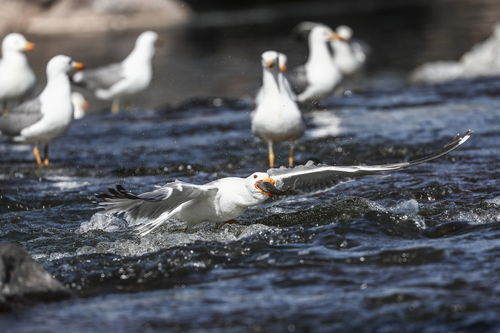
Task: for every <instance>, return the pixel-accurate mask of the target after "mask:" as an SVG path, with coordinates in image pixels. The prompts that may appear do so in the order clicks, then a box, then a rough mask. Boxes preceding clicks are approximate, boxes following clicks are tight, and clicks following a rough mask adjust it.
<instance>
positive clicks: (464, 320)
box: [0, 79, 500, 332]
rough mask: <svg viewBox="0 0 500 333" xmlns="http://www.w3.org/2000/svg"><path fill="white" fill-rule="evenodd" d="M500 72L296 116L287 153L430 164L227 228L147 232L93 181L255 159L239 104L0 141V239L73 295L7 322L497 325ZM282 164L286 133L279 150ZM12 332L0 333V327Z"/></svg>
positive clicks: (30, 326) (359, 98)
mask: <svg viewBox="0 0 500 333" xmlns="http://www.w3.org/2000/svg"><path fill="white" fill-rule="evenodd" d="M499 91H500V80H498V79H488V80H481V81H474V82H472V81H463V82H456V83H453V84H448V85H444V86H440V87H435V88H432V87H416V88H402V89H397V90H387V89H386V90H369V91H365V92H363V93H354V94H352V95H350V96H349V97H342V98H340V97H339V98H332V99H330V100H329V101H328V103H325V109H324V110H321V111H311V112H307V113H306V114H305V118H306V121H307V124H308V131H307V134H306V137H305V138H304V139H302V140H301V141H300V144H299V145H298V147H297V159H298V161H299V162H300V163H305V162H306V161H307V160H310V159H312V160H314V161H319V162H324V163H336V164H339V165H340V164H352V163H385V162H393V161H400V160H405V159H407V158H409V157H418V156H421V155H423V154H426V153H429V152H431V151H433V150H435V149H437V148H439V147H440V146H441V145H442V144H443V143H444V142H446V141H447V140H448V139H449V138H450V137H451V136H453V135H454V134H456V133H458V132H464V131H465V130H466V129H468V128H471V129H473V130H475V134H474V136H473V137H472V138H471V140H469V141H468V142H467V143H466V144H465V145H464V146H463V147H460V149H458V150H457V151H454V152H453V153H451V154H450V155H448V156H446V157H444V158H441V159H439V160H437V161H435V162H432V163H428V164H424V165H420V166H417V167H414V168H411V169H408V170H405V171H401V172H397V173H391V174H388V175H387V176H384V177H372V178H365V179H362V180H359V181H355V182H348V183H343V184H340V185H338V186H337V187H335V188H334V189H332V190H331V191H328V192H322V193H318V194H315V195H311V196H299V197H293V198H289V199H287V200H284V201H280V202H277V203H273V204H270V205H264V206H262V207H257V208H254V209H250V210H249V211H248V212H247V213H245V214H244V215H243V216H242V217H241V218H240V219H239V220H240V222H241V224H240V225H225V226H224V227H222V228H221V229H214V228H213V227H211V226H210V225H201V226H200V227H199V228H197V229H195V230H193V231H191V232H189V233H184V232H182V231H181V230H182V228H183V226H182V225H180V224H173V225H169V226H167V227H163V228H160V229H158V232H154V233H153V234H150V235H148V236H146V237H144V238H139V237H138V236H137V235H135V234H134V233H133V232H131V231H130V230H129V229H128V228H127V226H126V224H125V223H124V222H123V221H121V220H120V219H111V218H108V217H105V216H102V215H99V214H95V213H96V212H97V210H96V206H95V204H94V203H93V201H94V193H96V192H102V191H103V190H105V189H106V188H107V187H111V186H113V185H114V184H116V183H121V184H124V185H126V187H127V188H129V189H130V190H132V191H135V192H142V191H147V190H150V189H151V188H152V187H153V186H154V185H156V184H162V183H164V182H167V181H172V180H174V179H180V180H183V181H188V182H195V183H203V182H208V181H210V180H213V179H216V178H219V177H223V176H228V175H239V176H246V175H248V174H250V173H251V172H253V171H255V170H265V169H266V150H265V145H264V144H262V143H261V142H259V141H258V140H257V139H255V138H254V137H253V136H252V135H251V133H250V131H249V128H250V123H249V111H250V106H249V105H248V104H247V103H246V102H245V101H242V100H230V101H226V100H220V99H216V100H198V101H193V102H191V103H186V104H185V105H183V106H180V107H177V108H164V109H161V110H149V111H148V110H144V111H136V112H129V113H122V114H119V115H90V116H88V117H86V118H84V119H82V120H80V121H76V122H75V123H74V126H73V127H72V128H71V129H70V130H69V132H68V133H67V134H66V135H65V136H64V137H63V138H61V139H60V140H58V141H57V142H55V143H54V144H53V145H52V146H51V153H52V155H51V156H52V161H53V163H54V164H53V167H52V168H50V169H42V170H36V169H34V168H33V161H32V156H31V148H30V147H29V146H23V145H11V144H9V143H8V142H7V141H5V140H3V139H2V141H0V154H1V156H2V164H1V165H0V186H1V188H2V192H1V196H0V221H1V222H0V238H1V239H2V240H5V241H13V242H17V243H19V244H21V245H22V246H23V247H25V248H27V249H28V251H29V252H30V253H31V254H32V255H33V256H34V257H35V259H37V260H38V261H39V262H41V263H42V264H43V265H44V267H45V268H46V269H48V270H49V272H50V273H52V274H53V275H54V276H55V277H56V278H57V279H59V280H60V281H62V282H63V283H64V284H66V285H67V286H68V287H69V288H71V289H73V290H75V291H76V293H77V295H79V296H81V297H78V298H74V299H71V300H68V301H64V302H57V303H51V304H47V305H40V306H37V307H33V308H31V309H27V310H25V311H23V312H17V313H10V314H4V315H1V316H0V323H1V324H2V327H10V328H11V330H15V331H16V332H33V331H39V329H40V327H43V328H44V329H46V330H47V331H51V330H56V329H58V330H61V331H73V332H88V331H92V332H96V331H109V330H113V331H122V332H136V331H155V330H165V329H167V330H174V331H180V330H194V331H197V332H223V331H228V332H229V331H265V332H270V331H290V332H293V331H307V330H309V329H314V330H315V331H334V330H343V331H345V330H355V329H357V330H362V331H381V332H391V331H394V332H396V331H402V330H405V331H422V330H427V331H432V332H435V331H450V330H455V331H463V330H477V331H482V332H486V331H490V332H494V331H497V330H498V329H499V328H500V319H499V317H498V311H499V309H500V302H499V298H498V296H499V294H500V288H499V287H498V276H499V273H500V262H499V261H498V255H499V254H500V245H499V244H500V242H499V240H500V227H499V226H500V223H499V222H500V180H499V179H500V177H499V176H500V174H499V165H500V163H499V157H498V156H499V155H500V111H499V110H500V99H499V98H498V97H497V96H496V95H497V94H498V92H499ZM277 152H278V153H279V154H280V155H279V161H280V162H281V163H284V162H285V160H286V147H285V146H282V147H279V148H278V149H277ZM7 331H9V329H7Z"/></svg>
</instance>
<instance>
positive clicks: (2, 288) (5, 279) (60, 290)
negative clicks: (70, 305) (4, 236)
mask: <svg viewBox="0 0 500 333" xmlns="http://www.w3.org/2000/svg"><path fill="white" fill-rule="evenodd" d="M69 296H71V292H70V291H69V290H68V289H67V288H66V287H64V286H63V285H62V284H61V283H60V282H59V281H57V280H55V279H54V278H52V276H50V274H49V273H48V272H47V271H46V270H45V269H43V267H42V266H41V265H40V264H38V263H37V262H36V261H34V260H33V259H32V258H31V256H30V255H29V254H28V252H26V251H25V250H24V249H22V248H21V247H19V246H17V245H15V244H13V243H0V312H1V311H10V310H12V309H15V308H18V307H20V306H24V305H29V304H32V303H36V302H41V301H55V300H60V299H64V298H68V297H69Z"/></svg>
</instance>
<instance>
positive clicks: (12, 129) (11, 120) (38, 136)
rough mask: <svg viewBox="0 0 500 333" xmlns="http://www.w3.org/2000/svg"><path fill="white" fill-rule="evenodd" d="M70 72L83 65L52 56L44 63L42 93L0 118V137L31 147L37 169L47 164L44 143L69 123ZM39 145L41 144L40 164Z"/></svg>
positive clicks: (68, 58)
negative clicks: (44, 78)
mask: <svg viewBox="0 0 500 333" xmlns="http://www.w3.org/2000/svg"><path fill="white" fill-rule="evenodd" d="M74 69H76V70H80V69H83V64H82V63H79V62H75V61H73V60H72V59H71V58H70V57H67V56H65V55H58V56H55V57H53V58H52V59H50V61H49V63H48V64H47V85H46V86H45V89H44V90H43V91H42V93H41V94H40V95H39V96H38V97H36V98H34V99H32V100H29V101H26V102H24V103H23V104H20V105H18V106H16V107H15V108H13V109H12V110H11V111H10V112H9V113H7V114H6V115H4V116H2V117H0V134H3V135H6V136H10V137H12V138H13V140H14V141H16V142H27V143H32V144H34V145H35V148H34V149H33V154H34V155H35V159H36V164H37V165H38V167H41V166H42V165H44V166H48V165H49V158H48V147H49V146H48V144H49V143H50V142H52V141H53V140H55V139H56V138H58V137H59V136H61V135H62V134H63V133H64V132H65V131H66V130H67V129H68V128H69V126H70V124H71V122H72V121H73V106H72V104H71V84H70V82H69V77H68V73H69V72H70V71H72V70H74ZM39 144H44V145H45V147H44V158H43V161H42V158H41V157H40V151H39V150H38V145H39Z"/></svg>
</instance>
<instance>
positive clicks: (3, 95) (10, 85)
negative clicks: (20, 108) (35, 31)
mask: <svg viewBox="0 0 500 333" xmlns="http://www.w3.org/2000/svg"><path fill="white" fill-rule="evenodd" d="M34 48H35V44H33V43H32V42H28V41H27V40H26V38H24V36H23V35H21V34H18V33H11V34H8V35H7V36H5V38H4V39H3V42H2V59H1V60H0V101H1V102H2V108H3V110H4V111H7V107H8V104H9V102H11V101H14V102H19V101H21V100H22V99H23V98H25V97H26V96H28V95H29V94H30V93H31V92H32V91H33V90H34V88H35V84H36V77H35V74H34V73H33V70H32V69H31V67H30V65H29V63H28V59H27V58H26V55H25V54H24V53H25V52H27V51H31V50H33V49H34Z"/></svg>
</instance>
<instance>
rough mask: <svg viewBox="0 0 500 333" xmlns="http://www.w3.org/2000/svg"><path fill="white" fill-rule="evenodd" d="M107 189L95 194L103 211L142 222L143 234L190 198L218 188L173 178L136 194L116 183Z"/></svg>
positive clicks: (208, 197)
mask: <svg viewBox="0 0 500 333" xmlns="http://www.w3.org/2000/svg"><path fill="white" fill-rule="evenodd" d="M108 191H109V192H108V193H104V194H98V195H97V197H98V198H100V199H103V201H101V202H100V203H99V205H100V206H101V207H102V208H104V210H105V212H106V213H111V214H122V213H123V214H125V217H126V218H127V220H129V221H130V222H134V221H144V223H142V224H141V225H140V226H139V231H140V232H141V234H142V235H145V234H147V233H149V232H151V231H152V230H154V229H156V228H157V227H159V226H160V225H162V224H163V223H164V222H165V221H167V220H168V218H170V217H172V216H173V215H174V214H175V213H176V212H177V210H179V209H180V207H181V206H182V205H183V204H185V203H187V202H189V201H190V200H193V199H201V198H207V199H208V200H210V199H211V198H212V197H213V196H215V194H216V193H217V191H218V187H216V186H215V185H210V184H208V185H194V184H189V183H184V182H181V181H175V182H172V183H167V184H165V185H164V186H161V187H159V188H157V189H156V190H154V191H151V192H146V193H143V194H139V195H136V194H133V193H131V192H128V191H127V190H125V189H124V188H123V187H122V186H120V185H117V186H116V188H110V189H108Z"/></svg>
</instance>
